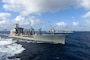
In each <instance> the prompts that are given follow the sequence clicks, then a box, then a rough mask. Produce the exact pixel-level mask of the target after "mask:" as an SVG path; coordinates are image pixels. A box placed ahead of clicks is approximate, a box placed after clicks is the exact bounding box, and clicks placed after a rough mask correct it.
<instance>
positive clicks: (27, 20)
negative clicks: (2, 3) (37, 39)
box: [13, 15, 41, 26]
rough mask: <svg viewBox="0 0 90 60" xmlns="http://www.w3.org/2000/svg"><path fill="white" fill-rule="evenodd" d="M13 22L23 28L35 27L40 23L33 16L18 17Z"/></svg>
mask: <svg viewBox="0 0 90 60" xmlns="http://www.w3.org/2000/svg"><path fill="white" fill-rule="evenodd" d="M13 22H14V23H19V24H20V25H22V26H25V25H36V24H39V23H40V22H41V21H40V19H38V18H36V17H35V16H30V17H24V16H20V15H19V16H17V17H16V18H15V19H14V21H13Z"/></svg>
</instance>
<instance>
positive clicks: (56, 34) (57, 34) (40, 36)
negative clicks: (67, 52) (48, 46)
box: [9, 24, 73, 44]
mask: <svg viewBox="0 0 90 60" xmlns="http://www.w3.org/2000/svg"><path fill="white" fill-rule="evenodd" d="M70 33H73V31H71V30H68V31H65V30H55V29H50V30H49V31H41V28H40V29H38V31H35V30H34V29H33V28H30V29H24V28H22V27H19V24H16V26H15V28H14V29H12V30H11V31H10V36H9V37H12V38H19V39H23V40H31V41H37V42H43V43H54V44H58V43H60V44H65V39H66V37H67V35H68V34H70Z"/></svg>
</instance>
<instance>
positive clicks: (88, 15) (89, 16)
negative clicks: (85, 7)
mask: <svg viewBox="0 0 90 60" xmlns="http://www.w3.org/2000/svg"><path fill="white" fill-rule="evenodd" d="M82 17H83V18H90V11H89V12H87V13H86V14H84V15H83V16H82Z"/></svg>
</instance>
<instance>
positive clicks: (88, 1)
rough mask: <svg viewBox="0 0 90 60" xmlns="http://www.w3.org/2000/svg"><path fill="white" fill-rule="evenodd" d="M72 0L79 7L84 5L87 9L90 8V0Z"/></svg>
mask: <svg viewBox="0 0 90 60" xmlns="http://www.w3.org/2000/svg"><path fill="white" fill-rule="evenodd" d="M72 2H73V4H74V5H75V6H76V7H78V8H80V7H83V8H85V9H86V10H90V0H73V1H72Z"/></svg>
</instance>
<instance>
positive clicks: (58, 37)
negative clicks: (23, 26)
mask: <svg viewBox="0 0 90 60" xmlns="http://www.w3.org/2000/svg"><path fill="white" fill-rule="evenodd" d="M66 36H67V35H66V34H42V35H32V36H25V35H21V36H17V35H10V36H9V37H12V38H19V39H26V40H32V41H37V42H38V41H40V42H47V43H54V44H58V43H60V44H65V39H66Z"/></svg>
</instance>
